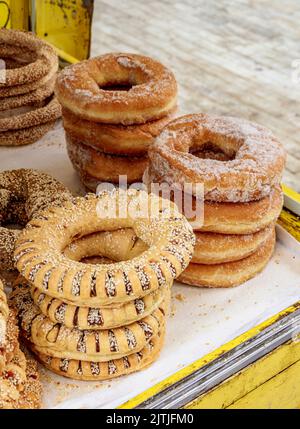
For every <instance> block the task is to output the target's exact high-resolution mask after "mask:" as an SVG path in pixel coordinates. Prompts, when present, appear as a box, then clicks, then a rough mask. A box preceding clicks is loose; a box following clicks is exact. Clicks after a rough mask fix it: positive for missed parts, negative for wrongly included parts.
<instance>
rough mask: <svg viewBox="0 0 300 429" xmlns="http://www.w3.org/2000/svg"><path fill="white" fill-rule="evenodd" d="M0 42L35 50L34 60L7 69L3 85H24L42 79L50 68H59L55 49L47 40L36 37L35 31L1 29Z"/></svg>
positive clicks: (13, 46)
mask: <svg viewBox="0 0 300 429" xmlns="http://www.w3.org/2000/svg"><path fill="white" fill-rule="evenodd" d="M0 42H1V43H2V44H5V45H12V48H13V49H15V48H16V47H18V48H21V49H23V50H30V51H32V52H33V58H34V60H33V62H31V63H29V64H25V65H24V66H22V67H18V68H15V69H8V70H6V74H5V83H3V84H0V87H1V86H5V87H7V86H15V85H23V84H26V83H30V82H33V81H35V80H37V79H41V78H42V77H44V76H45V75H46V74H47V73H48V72H49V69H51V68H52V67H54V66H56V69H58V57H57V54H56V52H55V50H54V49H53V48H52V46H50V45H49V44H48V43H46V42H45V41H43V40H41V39H39V38H38V37H36V36H35V35H34V34H33V33H29V32H24V31H19V30H7V29H5V28H1V29H0Z"/></svg>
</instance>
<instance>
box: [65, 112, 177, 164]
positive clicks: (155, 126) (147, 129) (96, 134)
mask: <svg viewBox="0 0 300 429" xmlns="http://www.w3.org/2000/svg"><path fill="white" fill-rule="evenodd" d="M175 112H176V108H174V109H173V111H172V112H171V113H170V114H169V115H167V116H164V117H163V118H161V119H158V120H156V121H150V122H146V123H145V124H138V125H127V126H126V125H121V124H117V125H112V124H101V123H99V122H97V123H96V122H91V121H86V120H84V119H80V118H79V117H78V116H75V115H74V114H73V113H72V112H70V111H69V110H68V109H63V122H64V128H65V130H66V132H67V134H69V135H70V137H73V138H75V139H77V140H79V141H81V142H82V143H84V144H86V145H89V146H91V147H93V148H94V149H97V150H99V151H102V152H105V153H108V154H116V155H127V156H142V155H145V154H146V153H147V151H148V148H149V147H150V146H151V144H152V143H153V142H154V139H155V137H157V136H158V135H159V133H160V132H161V130H162V129H163V128H164V127H165V126H166V125H167V124H168V123H169V122H170V121H171V120H172V118H173V117H174V114H175Z"/></svg>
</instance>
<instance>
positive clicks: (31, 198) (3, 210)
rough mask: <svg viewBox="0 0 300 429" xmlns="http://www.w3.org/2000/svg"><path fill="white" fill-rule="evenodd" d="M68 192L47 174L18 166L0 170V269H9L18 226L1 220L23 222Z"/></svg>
mask: <svg viewBox="0 0 300 429" xmlns="http://www.w3.org/2000/svg"><path fill="white" fill-rule="evenodd" d="M71 198H72V195H71V193H70V192H69V191H68V190H67V189H66V188H65V187H64V186H63V185H62V184H61V183H60V182H58V181H57V180H55V179H54V178H53V177H51V176H50V175H49V174H46V173H42V172H39V171H36V170H30V169H20V170H10V171H3V172H1V173H0V255H1V256H0V271H1V270H13V269H14V261H13V252H14V248H15V241H16V238H17V237H18V235H19V233H20V230H13V229H10V228H6V227H1V224H8V223H10V224H17V225H20V226H24V225H25V224H26V223H27V222H28V221H29V220H31V219H32V218H34V217H35V216H36V215H37V214H38V213H39V212H40V211H41V210H44V209H45V208H46V207H47V206H48V205H53V206H57V205H60V204H63V203H64V202H66V201H68V200H70V199H71Z"/></svg>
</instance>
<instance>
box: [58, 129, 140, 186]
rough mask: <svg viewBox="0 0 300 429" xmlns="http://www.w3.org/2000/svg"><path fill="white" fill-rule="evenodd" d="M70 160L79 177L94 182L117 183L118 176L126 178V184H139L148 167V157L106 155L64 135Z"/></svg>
mask: <svg viewBox="0 0 300 429" xmlns="http://www.w3.org/2000/svg"><path fill="white" fill-rule="evenodd" d="M66 141H67V150H68V154H69V157H70V160H71V162H72V164H73V166H74V168H75V169H76V170H77V171H78V172H79V175H80V176H81V177H82V176H85V175H88V176H90V177H92V178H94V180H95V181H96V183H100V182H112V183H119V176H127V183H135V182H140V181H141V180H142V177H143V174H144V171H145V169H146V167H147V165H148V157H147V156H143V157H126V156H116V155H108V154H106V153H103V152H99V151H97V150H95V149H93V148H92V147H90V146H86V145H84V144H82V143H81V142H79V141H77V140H76V139H74V138H72V137H70V136H69V135H66Z"/></svg>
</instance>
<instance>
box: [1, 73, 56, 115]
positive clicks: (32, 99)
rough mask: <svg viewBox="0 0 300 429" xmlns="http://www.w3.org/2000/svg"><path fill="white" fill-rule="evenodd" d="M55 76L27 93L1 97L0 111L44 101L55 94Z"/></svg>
mask: <svg viewBox="0 0 300 429" xmlns="http://www.w3.org/2000/svg"><path fill="white" fill-rule="evenodd" d="M54 83H55V77H53V78H51V79H50V81H48V82H47V83H45V84H44V85H42V86H40V87H39V88H37V89H35V90H34V91H30V92H28V93H27V94H21V95H17V96H16V95H15V96H12V97H4V98H0V111H3V110H9V109H16V108H19V107H21V106H29V105H35V103H39V102H41V101H44V100H45V99H46V98H48V97H50V96H51V95H52V94H53V90H54Z"/></svg>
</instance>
